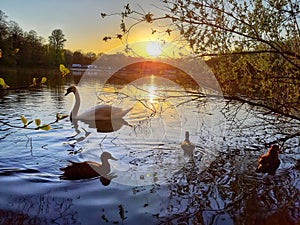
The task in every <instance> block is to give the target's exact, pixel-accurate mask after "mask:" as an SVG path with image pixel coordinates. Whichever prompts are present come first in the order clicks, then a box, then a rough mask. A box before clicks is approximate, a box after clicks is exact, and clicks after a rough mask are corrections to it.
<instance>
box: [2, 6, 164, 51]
mask: <svg viewBox="0 0 300 225" xmlns="http://www.w3.org/2000/svg"><path fill="white" fill-rule="evenodd" d="M127 3H130V4H131V5H132V6H134V7H135V8H139V5H140V6H141V7H142V8H143V9H144V10H145V11H146V12H149V11H151V12H152V11H153V10H154V12H157V13H158V10H157V9H156V8H155V7H154V6H153V5H154V4H156V5H157V6H159V5H160V4H161V3H160V1H159V0H139V1H137V0H127V1H123V0H122V1H121V0H85V1H82V0H63V1H61V0H47V1H44V0H43V1H41V0H25V1H24V0H1V3H0V6H1V7H0V9H1V10H2V11H3V12H4V13H5V14H6V16H7V17H8V20H13V21H15V22H17V23H18V24H19V26H20V27H21V28H22V29H23V31H24V32H25V31H27V32H28V31H30V30H34V31H36V32H37V33H38V35H39V36H42V37H44V38H45V40H46V42H48V36H50V35H51V32H52V31H53V30H54V29H57V28H59V29H62V31H63V33H64V34H65V38H66V39H67V41H66V43H65V48H66V49H70V50H71V51H76V50H82V51H83V52H85V53H86V52H95V53H100V52H109V51H111V49H113V48H116V47H118V46H120V45H121V43H120V41H117V40H115V41H111V42H108V43H106V42H104V41H102V38H103V37H104V36H106V35H114V34H116V33H119V32H120V29H119V23H120V18H119V17H117V16H114V17H106V18H104V19H102V18H101V16H100V13H101V12H106V13H115V12H121V11H122V10H123V7H124V5H126V4H127ZM150 34H151V30H150V28H149V27H148V29H147V30H145V25H144V26H140V27H138V28H136V29H135V30H133V33H132V35H131V40H132V41H148V40H151V39H152V38H154V37H151V35H150Z"/></svg>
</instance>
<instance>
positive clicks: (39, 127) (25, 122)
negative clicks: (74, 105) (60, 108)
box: [0, 113, 69, 131]
mask: <svg viewBox="0 0 300 225" xmlns="http://www.w3.org/2000/svg"><path fill="white" fill-rule="evenodd" d="M68 116H69V115H66V114H60V113H57V114H56V119H55V120H54V121H52V122H50V123H45V124H42V123H41V119H39V118H36V119H34V120H28V119H27V118H26V117H24V116H23V115H20V119H21V121H22V123H23V126H19V125H13V124H11V123H9V122H5V121H2V120H0V123H1V124H3V125H5V126H9V127H12V128H19V129H28V130H45V131H48V130H50V129H51V125H52V124H55V123H58V122H59V121H61V120H63V119H65V118H67V117H68ZM33 122H34V123H35V125H36V126H35V127H29V125H30V124H32V123H33Z"/></svg>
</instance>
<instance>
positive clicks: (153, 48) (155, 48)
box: [146, 42, 162, 57]
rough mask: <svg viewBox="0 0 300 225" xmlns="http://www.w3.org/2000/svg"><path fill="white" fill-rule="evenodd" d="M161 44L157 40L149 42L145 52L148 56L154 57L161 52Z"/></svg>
mask: <svg viewBox="0 0 300 225" xmlns="http://www.w3.org/2000/svg"><path fill="white" fill-rule="evenodd" d="M161 50H162V49H161V46H160V45H159V43H157V42H150V43H148V44H147V46H146V52H147V54H148V55H149V56H152V57H156V56H158V55H160V53H161Z"/></svg>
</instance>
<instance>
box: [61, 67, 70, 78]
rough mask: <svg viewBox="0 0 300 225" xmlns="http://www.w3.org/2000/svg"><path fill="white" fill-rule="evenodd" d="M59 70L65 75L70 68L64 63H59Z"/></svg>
mask: <svg viewBox="0 0 300 225" xmlns="http://www.w3.org/2000/svg"><path fill="white" fill-rule="evenodd" d="M59 70H60V72H61V75H62V76H63V77H64V76H66V75H67V74H69V73H70V70H69V69H68V68H66V67H65V66H64V65H63V64H60V65H59Z"/></svg>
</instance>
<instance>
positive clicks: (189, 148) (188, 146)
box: [181, 131, 196, 157]
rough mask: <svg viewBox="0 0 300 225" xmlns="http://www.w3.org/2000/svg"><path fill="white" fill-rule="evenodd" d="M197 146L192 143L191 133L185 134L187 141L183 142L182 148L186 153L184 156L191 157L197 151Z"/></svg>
mask: <svg viewBox="0 0 300 225" xmlns="http://www.w3.org/2000/svg"><path fill="white" fill-rule="evenodd" d="M195 147H196V146H195V145H194V144H193V143H192V142H191V141H190V133H189V132H188V131H186V132H185V140H184V141H183V142H181V148H182V149H183V151H184V156H187V157H191V156H193V152H194V149H195Z"/></svg>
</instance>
